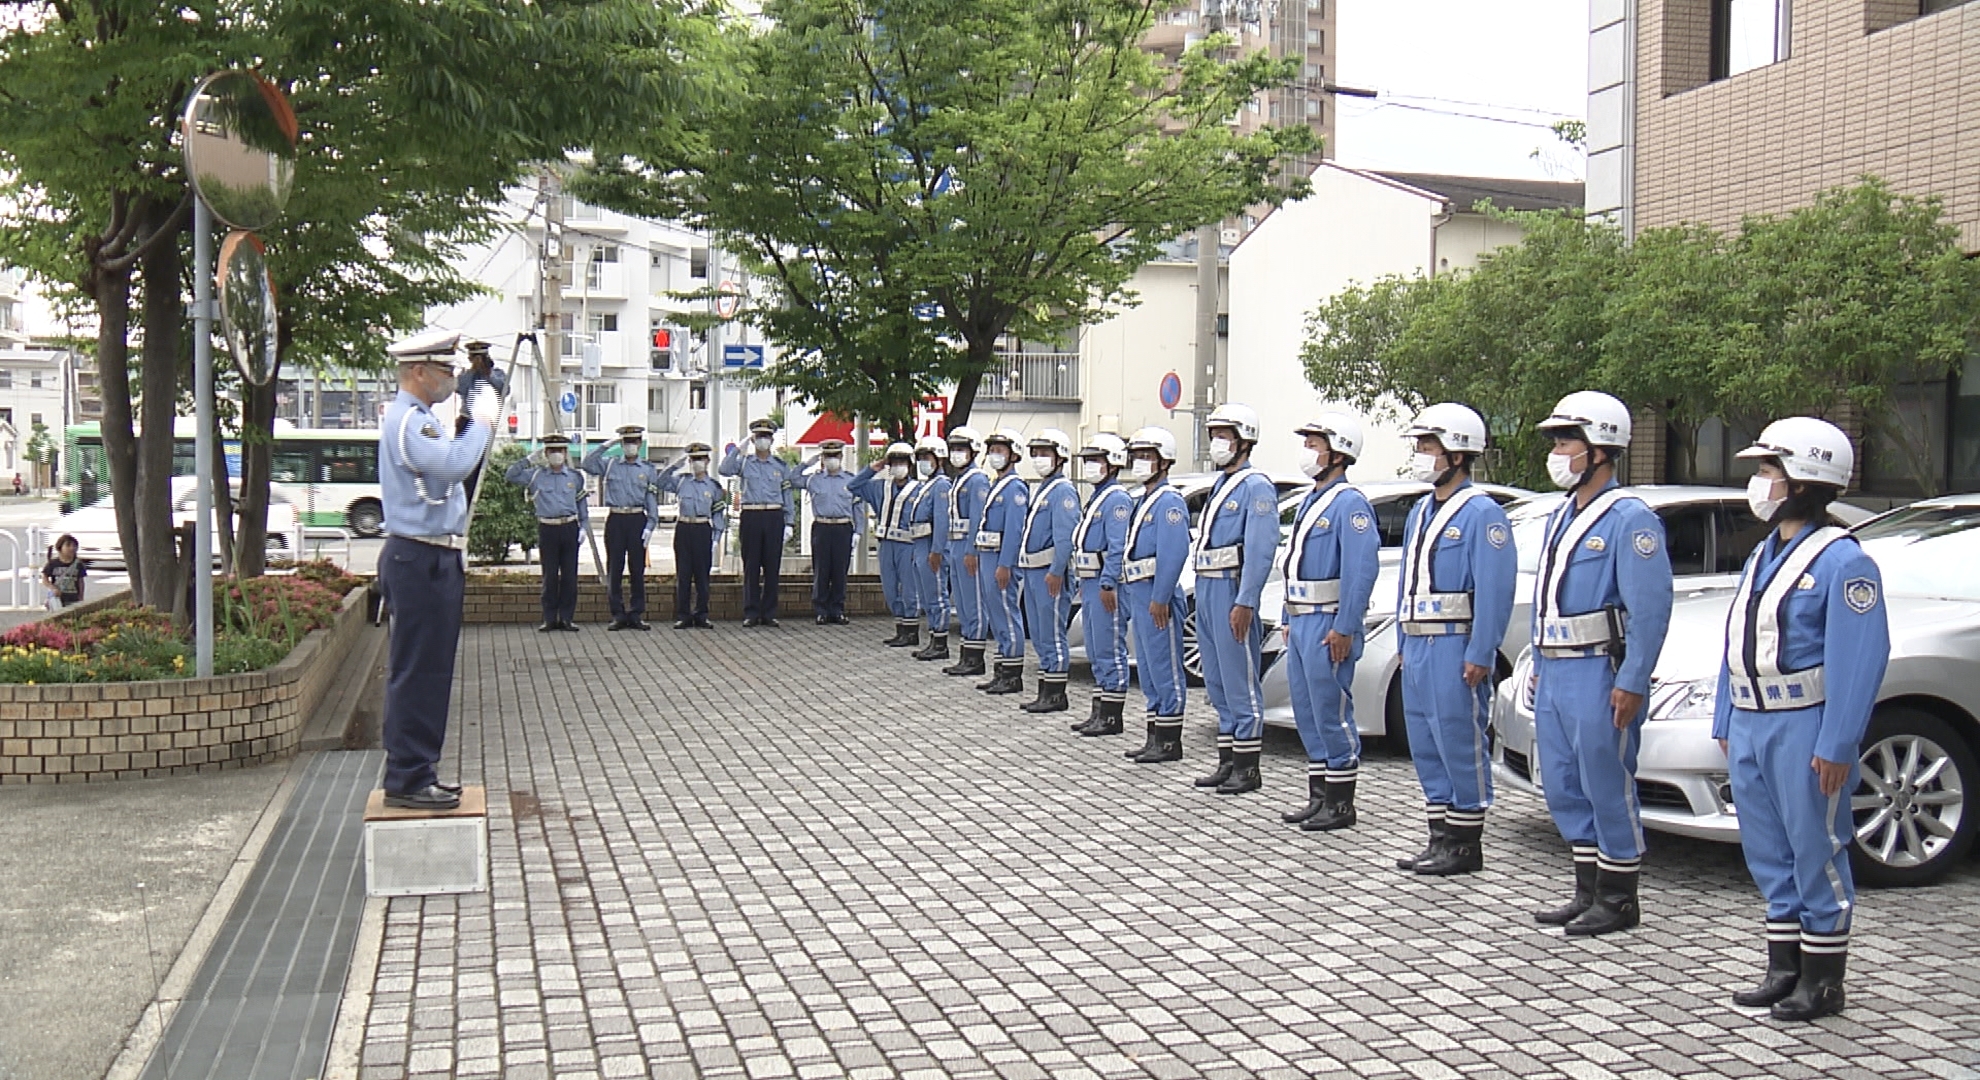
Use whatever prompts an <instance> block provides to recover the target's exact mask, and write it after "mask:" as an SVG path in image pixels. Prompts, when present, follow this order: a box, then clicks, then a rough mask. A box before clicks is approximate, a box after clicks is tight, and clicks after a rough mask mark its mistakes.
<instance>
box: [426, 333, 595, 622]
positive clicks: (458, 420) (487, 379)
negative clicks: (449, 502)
mask: <svg viewBox="0 0 1980 1080" xmlns="http://www.w3.org/2000/svg"><path fill="white" fill-rule="evenodd" d="M467 354H468V369H467V370H466V371H463V372H461V374H460V378H459V379H458V380H457V385H456V387H455V391H456V393H458V394H459V395H460V399H461V405H462V406H463V407H462V409H461V411H460V415H458V416H456V417H454V435H455V437H457V438H458V437H459V436H461V435H462V434H465V433H466V431H467V425H468V415H467V409H466V405H467V402H468V400H469V399H470V398H472V397H473V396H474V392H475V388H476V387H478V386H481V385H483V384H484V383H485V384H487V385H489V386H492V387H494V388H495V393H496V394H497V395H498V397H497V400H500V397H501V396H506V395H507V394H508V392H509V377H508V376H507V375H504V374H502V373H501V372H499V371H497V370H495V358H494V357H492V356H490V355H488V343H487V342H485V341H470V342H468V343H467ZM490 423H493V421H490ZM480 482H481V466H479V465H476V466H475V467H474V471H473V472H471V473H469V474H468V477H467V479H466V480H463V481H461V487H462V489H463V490H465V491H466V492H467V497H468V499H469V501H472V500H473V499H474V487H475V485H476V484H478V483H480ZM573 629H575V627H573Z"/></svg>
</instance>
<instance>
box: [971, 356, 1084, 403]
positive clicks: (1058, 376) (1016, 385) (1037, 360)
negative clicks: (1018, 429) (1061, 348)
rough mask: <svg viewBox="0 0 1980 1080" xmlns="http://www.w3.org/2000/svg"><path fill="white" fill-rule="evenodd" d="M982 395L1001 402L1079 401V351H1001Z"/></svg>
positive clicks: (984, 378) (986, 377) (987, 376)
mask: <svg viewBox="0 0 1980 1080" xmlns="http://www.w3.org/2000/svg"><path fill="white" fill-rule="evenodd" d="M998 360H999V361H1000V366H999V367H997V368H993V369H991V371H990V373H989V374H987V375H985V376H984V377H983V389H982V391H981V394H982V396H983V397H985V398H990V399H993V400H1001V401H1050V402H1066V403H1072V404H1077V403H1078V401H1079V354H1078V353H1000V354H998Z"/></svg>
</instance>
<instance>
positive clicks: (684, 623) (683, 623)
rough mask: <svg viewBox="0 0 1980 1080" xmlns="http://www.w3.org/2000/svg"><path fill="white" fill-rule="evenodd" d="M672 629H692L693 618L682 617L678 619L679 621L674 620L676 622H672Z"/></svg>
mask: <svg viewBox="0 0 1980 1080" xmlns="http://www.w3.org/2000/svg"><path fill="white" fill-rule="evenodd" d="M674 629H676V630H692V629H694V620H693V619H682V620H680V621H679V622H676V623H675V624H674Z"/></svg>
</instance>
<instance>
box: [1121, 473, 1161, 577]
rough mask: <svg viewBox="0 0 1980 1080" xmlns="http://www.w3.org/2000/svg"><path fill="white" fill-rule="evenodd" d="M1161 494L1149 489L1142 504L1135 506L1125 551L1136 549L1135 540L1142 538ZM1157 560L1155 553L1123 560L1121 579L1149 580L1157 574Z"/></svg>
mask: <svg viewBox="0 0 1980 1080" xmlns="http://www.w3.org/2000/svg"><path fill="white" fill-rule="evenodd" d="M1161 494H1162V492H1161V491H1149V492H1144V493H1143V494H1142V496H1141V505H1140V506H1137V507H1135V508H1134V520H1133V521H1130V522H1128V534H1127V545H1126V546H1125V547H1123V548H1122V549H1121V550H1122V551H1123V552H1129V551H1133V550H1134V545H1135V542H1136V541H1138V540H1140V539H1141V527H1142V526H1143V525H1146V524H1148V519H1149V518H1150V517H1153V516H1154V514H1155V503H1156V502H1157V501H1158V500H1159V498H1160V496H1161ZM1155 561H1156V557H1155V556H1153V555H1150V556H1148V557H1147V558H1145V559H1124V560H1122V562H1121V580H1122V581H1123V582H1129V581H1147V580H1148V579H1149V578H1152V577H1154V576H1155Z"/></svg>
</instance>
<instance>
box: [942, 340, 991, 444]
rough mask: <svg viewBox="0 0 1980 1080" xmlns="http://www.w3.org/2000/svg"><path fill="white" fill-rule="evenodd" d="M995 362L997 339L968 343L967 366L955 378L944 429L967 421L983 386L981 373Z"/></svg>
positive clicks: (950, 428) (952, 428)
mask: <svg viewBox="0 0 1980 1080" xmlns="http://www.w3.org/2000/svg"><path fill="white" fill-rule="evenodd" d="M996 362H997V339H996V338H995V337H990V338H985V339H983V340H982V341H972V342H970V343H969V366H968V369H967V370H966V372H965V373H964V374H963V376H962V377H961V378H959V379H957V380H956V396H955V398H954V399H953V400H951V401H950V402H949V417H948V421H947V423H946V424H945V425H944V426H945V429H946V431H954V430H955V429H957V428H959V427H961V426H963V425H964V424H967V423H969V414H970V413H971V412H972V411H974V410H975V409H976V392H977V391H978V390H980V389H982V388H983V373H984V372H986V371H989V370H990V368H991V367H992V366H993V365H994V364H996Z"/></svg>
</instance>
